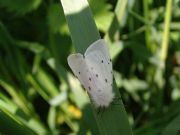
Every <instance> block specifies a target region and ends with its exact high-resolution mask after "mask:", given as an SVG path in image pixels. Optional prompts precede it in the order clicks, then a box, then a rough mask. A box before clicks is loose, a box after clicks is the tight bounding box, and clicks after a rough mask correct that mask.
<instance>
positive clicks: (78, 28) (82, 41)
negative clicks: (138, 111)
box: [61, 0, 132, 135]
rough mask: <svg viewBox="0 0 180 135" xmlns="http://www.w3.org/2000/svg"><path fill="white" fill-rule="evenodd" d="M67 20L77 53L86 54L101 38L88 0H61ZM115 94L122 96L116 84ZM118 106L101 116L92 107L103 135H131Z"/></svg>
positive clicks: (106, 110) (122, 109) (124, 114)
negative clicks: (93, 43) (92, 44)
mask: <svg viewBox="0 0 180 135" xmlns="http://www.w3.org/2000/svg"><path fill="white" fill-rule="evenodd" d="M61 4H62V6H63V9H64V13H65V16H66V20H67V23H68V26H69V30H70V32H71V38H72V41H73V45H75V48H76V51H77V52H80V53H84V51H85V50H86V49H87V47H88V46H89V45H90V44H91V43H92V42H94V41H96V40H97V39H99V38H100V35H99V33H98V30H97V28H96V25H95V23H94V20H93V17H92V14H91V10H90V8H89V6H88V3H87V1H86V0H76V1H73V0H61ZM114 92H115V93H116V96H117V97H120V94H119V92H118V90H117V87H116V84H115V83H114ZM116 104H117V105H110V106H109V107H108V108H107V109H105V111H103V112H102V113H101V114H100V115H98V114H97V110H96V109H95V108H94V106H93V105H92V108H93V111H94V115H95V118H96V121H97V124H98V127H99V131H100V133H101V134H102V135H119V134H120V135H131V134H132V132H131V128H130V125H129V123H128V118H127V115H126V112H125V109H124V107H123V103H122V101H121V100H118V101H117V102H116Z"/></svg>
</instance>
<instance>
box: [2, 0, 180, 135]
mask: <svg viewBox="0 0 180 135" xmlns="http://www.w3.org/2000/svg"><path fill="white" fill-rule="evenodd" d="M63 1H66V2H70V5H71V4H72V3H71V0H63ZM88 2H89V5H90V9H91V10H92V14H91V13H90V12H89V11H90V9H89V7H86V8H84V9H83V8H82V7H81V6H82V3H80V4H79V6H80V7H79V8H82V10H81V11H79V12H71V14H67V13H66V11H65V8H64V7H63V4H62V3H60V2H59V1H55V0H44V1H42V0H27V1H23V0H14V1H11V0H0V10H1V12H0V134H2V135H11V134H15V135H21V134H27V135H29V134H30V135H36V134H38V135H39V134H40V135H51V134H52V135H59V134H60V135H74V134H77V135H98V134H100V133H102V132H103V134H105V133H107V132H108V131H112V132H111V134H113V135H116V133H117V131H115V130H113V129H117V127H119V128H118V129H119V130H120V131H119V132H121V133H122V132H124V133H125V132H126V131H127V129H129V128H128V124H127V125H126V124H125V123H124V122H125V121H126V120H127V117H128V120H129V123H130V125H131V127H132V129H133V134H135V135H159V134H162V135H170V134H172V135H178V134H179V131H180V127H179V123H180V116H179V114H180V108H179V106H180V45H179V43H180V32H179V30H180V23H179V19H180V14H179V13H180V8H179V7H180V1H179V0H166V1H152V0H144V1H143V2H142V1H141V2H140V1H135V0H112V1H111V0H101V1H97V0H89V1H88ZM70 5H69V6H67V9H69V10H70V11H72V10H73V8H74V7H73V6H72V5H71V6H70ZM64 13H65V15H64ZM65 17H66V19H65ZM93 18H94V20H93ZM66 21H67V22H66ZM94 21H95V22H96V26H97V28H96V27H95V25H94ZM83 22H84V23H83ZM87 24H88V25H87ZM97 29H98V30H99V31H100V34H99V33H98V31H97ZM100 35H101V37H102V38H105V40H106V41H107V42H108V43H109V50H110V53H111V56H112V60H113V67H114V76H115V80H116V84H117V89H116V91H117V92H119V93H120V94H121V97H122V100H123V103H124V105H125V109H126V111H127V117H126V116H125V115H126V114H125V111H123V104H121V106H119V105H117V106H116V107H114V108H113V107H110V108H109V109H107V110H106V111H105V113H104V114H103V115H102V117H98V116H96V115H94V109H93V107H92V106H91V104H90V102H89V98H88V96H87V94H86V92H85V91H84V90H83V89H82V87H81V85H80V84H79V81H78V80H77V79H76V78H75V77H74V76H73V75H72V72H71V70H70V69H69V67H68V65H67V56H68V55H69V54H70V53H73V52H75V50H76V51H78V52H81V53H83V52H84V51H85V50H86V48H87V47H88V46H89V45H90V43H92V42H93V41H95V40H96V39H98V38H100ZM71 39H72V40H71ZM115 88H116V86H115ZM112 108H113V109H112ZM124 114H125V115H124ZM94 116H95V117H94ZM97 117H98V118H97ZM108 122H109V123H108ZM117 123H118V124H117ZM115 124H116V125H115ZM97 125H98V126H97ZM105 126H107V127H106V128H105ZM123 126H124V127H123ZM98 127H100V128H98Z"/></svg>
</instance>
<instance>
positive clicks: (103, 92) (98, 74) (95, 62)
mask: <svg viewBox="0 0 180 135" xmlns="http://www.w3.org/2000/svg"><path fill="white" fill-rule="evenodd" d="M85 60H86V64H87V66H88V67H89V68H90V69H91V74H92V76H93V78H94V85H95V86H96V90H95V92H94V93H96V94H94V97H93V98H94V100H95V102H96V104H97V106H108V105H109V104H110V102H111V101H112V100H113V97H114V94H113V92H112V82H113V76H112V63H111V60H110V56H109V52H108V48H107V45H106V43H105V42H104V40H98V41H96V42H95V43H93V44H92V45H91V46H90V47H89V48H88V49H87V51H86V52H85Z"/></svg>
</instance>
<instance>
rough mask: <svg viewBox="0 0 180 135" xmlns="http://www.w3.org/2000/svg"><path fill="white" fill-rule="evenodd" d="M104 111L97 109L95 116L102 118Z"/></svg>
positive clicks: (101, 108)
mask: <svg viewBox="0 0 180 135" xmlns="http://www.w3.org/2000/svg"><path fill="white" fill-rule="evenodd" d="M105 109H106V108H105V107H99V108H98V109H97V115H98V116H101V117H102V115H103V113H104V111H105Z"/></svg>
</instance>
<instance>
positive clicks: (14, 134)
mask: <svg viewBox="0 0 180 135" xmlns="http://www.w3.org/2000/svg"><path fill="white" fill-rule="evenodd" d="M0 125H1V126H0V131H1V133H3V134H6V135H37V134H36V133H34V132H33V131H32V130H30V129H29V128H27V127H26V126H25V125H23V124H22V123H20V122H19V121H17V120H16V119H14V118H13V117H12V116H10V115H9V114H7V113H5V112H3V111H0Z"/></svg>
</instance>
